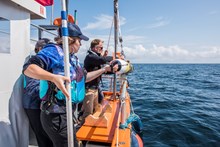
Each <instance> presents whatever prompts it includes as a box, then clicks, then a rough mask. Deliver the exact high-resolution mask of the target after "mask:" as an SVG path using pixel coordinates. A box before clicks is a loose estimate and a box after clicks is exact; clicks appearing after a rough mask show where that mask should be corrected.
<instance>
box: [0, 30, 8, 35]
mask: <svg viewBox="0 0 220 147" xmlns="http://www.w3.org/2000/svg"><path fill="white" fill-rule="evenodd" d="M0 33H3V34H7V35H10V33H8V32H5V31H2V30H0Z"/></svg>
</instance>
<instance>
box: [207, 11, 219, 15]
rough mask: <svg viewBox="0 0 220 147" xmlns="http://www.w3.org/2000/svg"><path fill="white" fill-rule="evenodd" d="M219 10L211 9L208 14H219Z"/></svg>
mask: <svg viewBox="0 0 220 147" xmlns="http://www.w3.org/2000/svg"><path fill="white" fill-rule="evenodd" d="M218 13H219V12H218V11H211V12H209V13H208V14H209V15H216V14H218Z"/></svg>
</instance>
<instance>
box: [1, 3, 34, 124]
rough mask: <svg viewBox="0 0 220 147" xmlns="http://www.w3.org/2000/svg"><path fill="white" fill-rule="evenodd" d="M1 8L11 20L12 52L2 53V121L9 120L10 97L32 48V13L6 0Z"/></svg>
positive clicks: (2, 14) (4, 15)
mask: <svg viewBox="0 0 220 147" xmlns="http://www.w3.org/2000/svg"><path fill="white" fill-rule="evenodd" d="M13 5H14V7H12V6H13ZM0 10H1V12H4V13H0V17H3V18H6V19H8V20H10V53H9V54H6V53H0V69H1V72H0V73H1V74H0V104H1V108H0V109H1V110H0V121H2V120H4V121H6V120H7V121H9V120H8V115H9V111H8V106H9V103H8V102H9V98H10V96H11V93H12V90H13V86H14V84H15V82H16V80H17V79H18V77H19V76H20V74H21V72H22V66H23V63H24V60H25V58H26V56H27V55H28V54H29V50H30V13H28V12H27V11H24V9H22V8H21V7H17V5H15V4H12V2H10V1H5V0H0Z"/></svg>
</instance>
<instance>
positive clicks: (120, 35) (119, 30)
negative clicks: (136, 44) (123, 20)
mask: <svg viewBox="0 0 220 147" xmlns="http://www.w3.org/2000/svg"><path fill="white" fill-rule="evenodd" d="M117 17H118V35H119V42H120V44H121V54H122V55H123V56H124V57H125V53H124V50H123V44H122V42H123V39H122V33H121V25H120V19H119V10H118V16H117Z"/></svg>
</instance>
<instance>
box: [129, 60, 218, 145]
mask: <svg viewBox="0 0 220 147" xmlns="http://www.w3.org/2000/svg"><path fill="white" fill-rule="evenodd" d="M128 79H129V83H130V88H129V92H130V96H131V99H132V102H133V106H134V109H135V112H136V114H138V115H139V116H140V117H141V119H142V122H143V125H144V137H143V139H144V146H152V147H169V146H178V147H220V64H135V65H134V71H133V73H131V74H130V75H129V78H128Z"/></svg>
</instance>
